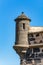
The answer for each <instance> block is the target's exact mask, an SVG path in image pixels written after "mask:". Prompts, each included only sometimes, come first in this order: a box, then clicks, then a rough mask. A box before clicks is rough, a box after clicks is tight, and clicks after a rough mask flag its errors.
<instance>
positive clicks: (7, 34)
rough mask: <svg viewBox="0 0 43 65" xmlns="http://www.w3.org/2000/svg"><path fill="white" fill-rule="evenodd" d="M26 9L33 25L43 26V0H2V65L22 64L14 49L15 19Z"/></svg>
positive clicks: (0, 6) (0, 34)
mask: <svg viewBox="0 0 43 65" xmlns="http://www.w3.org/2000/svg"><path fill="white" fill-rule="evenodd" d="M22 11H24V12H25V14H26V15H27V16H28V17H30V18H31V19H32V21H31V23H30V25H31V26H43V0H0V65H20V64H19V61H20V60H19V56H18V55H17V54H16V52H15V51H14V50H13V45H14V42H15V22H14V19H15V18H16V17H17V16H18V15H20V14H21V12H22Z"/></svg>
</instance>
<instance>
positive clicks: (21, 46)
mask: <svg viewBox="0 0 43 65" xmlns="http://www.w3.org/2000/svg"><path fill="white" fill-rule="evenodd" d="M15 21H16V41H15V45H14V46H13V48H14V49H15V50H16V52H17V53H18V54H19V55H20V58H21V60H22V59H23V58H24V54H25V53H26V50H27V48H28V36H27V34H28V29H29V23H30V21H31V19H29V18H28V17H27V16H26V15H25V14H24V13H23V12H22V14H21V15H20V16H18V17H17V18H16V19H15ZM21 64H22V63H21Z"/></svg>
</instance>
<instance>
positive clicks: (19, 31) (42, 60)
mask: <svg viewBox="0 0 43 65" xmlns="http://www.w3.org/2000/svg"><path fill="white" fill-rule="evenodd" d="M15 21H16V41H15V45H14V46H13V48H14V49H15V50H16V52H17V54H18V55H19V56H20V65H43V27H31V26H30V22H31V19H30V18H28V17H27V16H26V15H25V14H24V13H23V12H22V14H21V15H20V16H18V17H17V18H16V19H15Z"/></svg>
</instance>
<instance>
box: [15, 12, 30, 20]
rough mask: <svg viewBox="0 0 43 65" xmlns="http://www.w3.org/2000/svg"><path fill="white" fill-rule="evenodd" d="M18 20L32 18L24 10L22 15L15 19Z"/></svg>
mask: <svg viewBox="0 0 43 65" xmlns="http://www.w3.org/2000/svg"><path fill="white" fill-rule="evenodd" d="M16 20H29V21H31V19H30V18H28V17H27V16H26V15H25V14H24V12H22V14H21V15H20V16H18V17H17V18H16V19H15V21H16Z"/></svg>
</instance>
